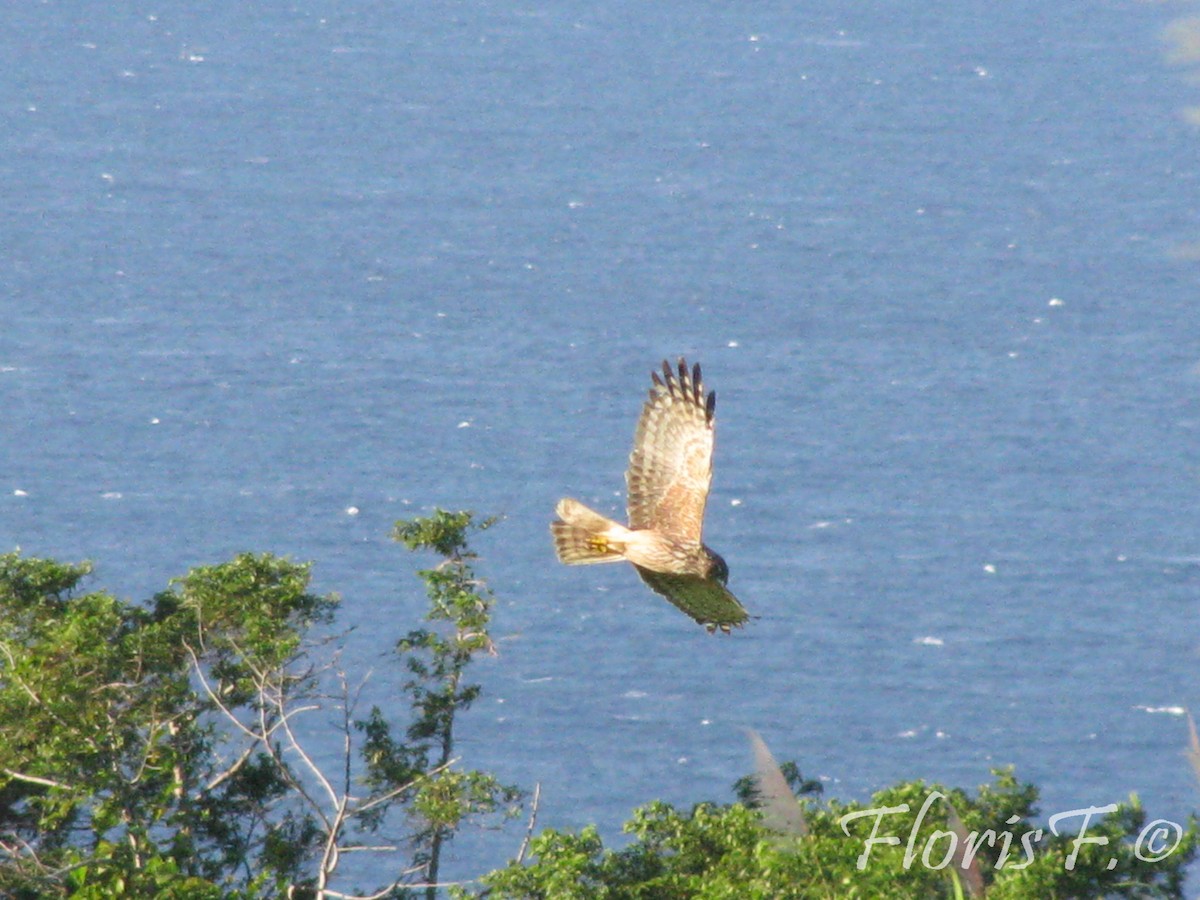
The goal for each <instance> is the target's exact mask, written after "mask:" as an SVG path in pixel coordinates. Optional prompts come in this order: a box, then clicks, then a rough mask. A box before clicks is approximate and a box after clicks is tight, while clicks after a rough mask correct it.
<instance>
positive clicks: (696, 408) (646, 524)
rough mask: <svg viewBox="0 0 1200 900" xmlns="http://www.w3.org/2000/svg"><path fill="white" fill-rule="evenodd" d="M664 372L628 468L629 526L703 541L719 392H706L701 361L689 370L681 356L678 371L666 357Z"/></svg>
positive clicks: (639, 429) (641, 422)
mask: <svg viewBox="0 0 1200 900" xmlns="http://www.w3.org/2000/svg"><path fill="white" fill-rule="evenodd" d="M662 371H663V374H662V377H661V378H660V377H659V375H658V373H657V372H654V373H651V376H650V377H651V378H652V379H653V380H654V387H653V388H651V389H650V397H649V399H648V400H647V401H646V404H645V406H643V407H642V415H641V418H640V419H638V424H637V431H636V432H635V433H634V438H633V452H632V453H631V454H630V456H629V469H628V470H627V471H626V473H625V485H626V488H627V491H628V497H629V500H628V512H629V527H630V528H651V529H654V530H655V531H659V532H662V533H663V534H666V535H669V536H671V537H673V538H676V539H679V540H683V541H689V542H696V543H699V541H700V535H701V532H702V530H703V525H704V507H705V504H706V503H707V501H708V489H709V485H711V484H712V455H713V412H714V410H715V408H716V402H717V395H716V393H715V392H713V393H710V394H708V395H707V397H706V396H705V394H704V386H703V384H702V382H701V380H700V366H699V364H697V365H695V366H693V367H692V370H691V372H689V371H688V368H687V364H686V363H685V362H684V361H683V360H680V361H679V369H678V373H676V372H673V371H672V370H671V367H670V365H668V364H667V363H665V362H664V363H663V367H662ZM642 577H643V578H645V575H644V574H643V576H642ZM651 587H654V585H651ZM655 590H658V588H655Z"/></svg>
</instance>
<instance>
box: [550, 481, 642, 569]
mask: <svg viewBox="0 0 1200 900" xmlns="http://www.w3.org/2000/svg"><path fill="white" fill-rule="evenodd" d="M554 512H555V513H556V514H557V515H558V520H556V521H554V522H551V523H550V531H551V533H552V534H553V535H554V552H555V553H557V554H558V561H559V562H561V563H566V564H567V565H568V566H586V565H591V564H593V563H606V562H618V561H620V560H622V559H624V558H625V557H624V555H623V551H624V543H623V542H622V541H621V540H620V537H621V535H622V533H624V532H625V531H627V529H626V528H625V526H623V525H618V524H617V523H616V522H614V521H613V520H612V519H609V518H606V517H604V516H602V515H600V513H598V512H594V511H592V510H590V509H588V508H587V507H586V506H584V505H583V504H582V503H580V502H579V501H578V500H571V499H569V498H564V499H562V500H559V501H558V506H556V507H555V508H554Z"/></svg>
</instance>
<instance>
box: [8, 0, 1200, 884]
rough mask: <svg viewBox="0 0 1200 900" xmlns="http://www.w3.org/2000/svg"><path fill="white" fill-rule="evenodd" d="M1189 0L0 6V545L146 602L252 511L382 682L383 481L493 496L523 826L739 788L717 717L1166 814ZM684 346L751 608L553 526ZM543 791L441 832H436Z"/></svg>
mask: <svg viewBox="0 0 1200 900" xmlns="http://www.w3.org/2000/svg"><path fill="white" fill-rule="evenodd" d="M135 6H136V5H135ZM1177 14H1179V10H1178V9H1174V8H1172V9H1168V8H1165V7H1161V6H1155V5H1147V4H1143V3H1136V2H1132V0H1130V2H1105V3H1097V4H1087V5H1086V8H1085V7H1082V6H1081V7H1080V8H1079V9H1077V10H1072V9H1063V10H1058V11H1057V12H1056V14H1055V17H1047V16H1046V15H1045V10H1044V7H1042V6H1035V5H1033V4H1028V3H1013V4H1005V5H1003V6H1000V7H996V6H988V7H984V6H980V5H969V6H967V7H963V8H958V9H943V8H934V7H930V8H926V7H923V6H920V5H918V4H911V3H899V2H870V3H862V4H857V5H847V4H844V3H831V2H818V3H814V4H807V5H805V6H804V7H803V8H799V7H796V6H795V4H784V3H755V4H743V3H699V4H697V3H688V4H683V3H674V2H664V3H658V4H654V5H644V4H628V3H611V4H585V3H578V2H564V3H559V4H539V3H518V2H491V3H481V4H466V3H453V2H435V3H428V4H403V5H392V4H376V3H367V2H352V3H346V4H340V5H338V6H336V7H334V6H331V5H327V4H319V3H310V2H297V3H293V4H289V5H287V6H285V7H280V8H272V9H253V10H251V9H249V8H244V7H237V8H236V9H232V8H231V7H227V6H223V5H221V4H208V3H200V4H189V5H188V8H187V9H178V10H176V9H157V10H156V9H155V8H153V7H150V6H144V5H143V6H141V7H140V8H127V9H125V10H124V11H122V12H114V11H112V10H107V9H105V10H101V9H99V8H90V7H89V8H87V9H82V10H75V11H68V10H67V9H65V8H64V7H62V6H60V5H56V4H46V3H44V4H25V5H23V6H21V7H20V8H19V9H13V10H10V11H9V13H8V20H9V21H8V27H6V28H5V29H4V30H3V32H2V33H0V49H2V50H3V53H4V58H5V59H6V60H8V64H7V70H8V71H7V77H6V78H5V79H4V80H3V82H2V83H0V151H2V152H0V178H2V179H3V184H4V189H3V197H4V202H3V205H2V207H0V304H3V311H4V315H3V321H4V327H3V329H0V404H2V408H3V410H4V416H3V419H4V428H3V439H2V440H0V549H2V550H4V551H7V550H10V549H12V548H14V547H17V546H19V547H20V548H21V549H22V551H23V552H25V553H27V554H30V555H48V556H56V557H60V558H63V559H69V560H78V559H83V558H87V559H92V560H94V561H95V562H96V564H97V569H96V575H95V577H94V581H93V583H94V585H95V586H96V587H98V588H99V587H104V588H107V589H109V590H112V591H114V592H116V593H118V594H120V595H122V596H126V597H130V598H135V599H138V598H145V597H148V596H150V595H151V594H152V593H153V592H155V591H157V590H159V589H161V588H163V587H164V586H165V585H166V583H167V581H168V579H170V578H172V577H174V576H177V575H181V574H183V573H184V572H186V570H187V569H188V567H190V566H194V565H201V564H208V563H212V562H217V561H221V560H224V559H227V558H229V557H230V556H231V555H232V554H234V553H236V552H238V551H241V550H255V551H267V550H269V551H273V552H276V553H281V554H290V555H292V556H293V557H294V558H297V559H304V560H312V561H314V563H315V569H314V579H315V584H316V586H317V588H318V589H320V590H322V591H337V592H338V593H339V594H340V595H341V596H342V598H343V610H342V619H341V623H342V624H343V625H346V626H352V627H353V628H354V631H353V632H352V634H351V635H350V637H349V647H348V650H347V653H346V656H345V660H346V662H347V664H348V665H349V666H350V667H351V668H352V670H354V671H358V672H360V673H362V672H366V671H367V670H371V671H372V673H373V674H372V675H371V682H370V686H369V688H368V690H367V696H368V698H370V700H371V702H379V703H381V704H382V705H384V706H385V707H387V706H388V705H389V704H396V703H399V702H400V700H399V697H398V685H399V683H400V682H401V681H402V679H403V676H402V674H401V673H400V672H399V671H397V668H396V667H395V666H394V665H393V664H392V663H391V661H390V656H389V654H390V648H391V646H392V644H393V643H394V641H395V639H396V638H398V637H399V636H400V635H401V634H403V633H405V632H407V631H408V630H409V629H410V628H411V627H413V625H414V624H415V620H416V617H417V616H418V615H419V614H420V613H421V611H422V609H423V605H424V601H423V596H422V593H421V589H420V585H419V584H418V582H417V581H416V580H415V579H414V578H413V577H412V570H413V567H414V564H415V563H417V562H420V561H419V560H414V559H411V558H409V557H408V555H407V554H406V553H405V552H404V551H403V550H402V549H401V548H399V547H398V546H397V545H395V544H393V543H391V542H390V541H389V540H388V532H389V530H390V527H391V524H392V523H393V522H394V521H395V520H396V519H397V518H400V517H408V516H412V515H417V514H424V513H427V512H428V511H429V510H430V509H432V508H433V507H434V506H442V507H449V508H464V507H465V508H471V509H474V510H477V511H478V512H480V513H481V514H499V515H502V516H504V521H503V523H502V524H500V525H498V526H497V527H496V528H495V529H493V530H491V531H489V532H487V533H486V534H484V535H481V536H480V538H479V540H478V542H477V543H478V548H479V549H480V551H481V553H482V559H481V561H480V570H481V573H482V574H483V575H484V576H485V577H487V578H488V580H489V582H490V584H491V586H492V588H493V589H494V591H495V592H496V594H497V597H498V603H497V609H496V616H495V623H494V626H495V635H496V636H497V637H498V639H499V647H500V653H499V655H498V656H497V657H496V658H494V659H489V660H486V661H482V662H481V663H480V664H479V665H478V666H477V667H476V670H475V673H474V674H475V676H476V678H477V679H478V680H480V681H481V682H482V683H483V685H484V695H483V697H482V698H481V700H480V701H479V702H478V703H477V704H476V707H475V708H474V709H473V710H472V711H471V712H470V714H469V715H468V716H467V717H466V718H464V719H463V721H462V730H461V738H460V748H459V749H460V751H461V753H462V756H463V762H464V764H468V765H472V766H478V767H481V768H485V769H489V770H491V771H494V772H495V773H497V774H498V775H499V776H500V777H501V778H503V779H504V780H506V781H511V782H516V783H519V784H521V785H524V786H525V787H527V788H532V786H533V785H534V784H535V783H540V784H541V786H542V801H541V807H540V810H539V824H541V825H544V826H554V827H579V826H582V825H584V824H587V823H592V822H594V823H597V824H599V825H600V827H601V830H602V833H603V834H605V836H606V837H608V838H610V839H614V840H618V841H619V840H620V837H619V827H620V823H621V822H622V821H624V820H625V818H627V817H628V815H629V813H630V811H631V810H632V808H633V807H634V806H636V805H637V804H640V803H643V802H646V801H648V800H650V799H654V798H662V799H666V800H669V801H672V802H677V803H681V804H685V805H686V804H690V803H692V802H696V801H699V800H703V799H716V800H724V799H728V798H729V796H730V791H729V787H730V785H731V783H732V782H733V781H734V780H735V779H736V778H737V777H738V776H740V775H742V774H744V773H745V772H746V771H747V770H748V768H749V765H750V762H749V748H748V745H747V742H746V739H745V736H744V733H743V729H744V728H754V729H756V730H758V731H759V732H761V733H762V734H763V736H764V738H765V739H766V741H767V742H768V744H769V745H770V746H771V748H772V750H773V751H774V753H775V755H776V756H777V757H779V758H780V759H795V760H796V761H797V762H798V764H799V765H800V768H801V769H802V771H803V772H804V774H805V775H806V776H809V777H821V778H822V779H824V780H825V781H826V784H827V792H828V793H829V794H830V795H832V796H836V797H839V798H843V799H851V798H865V797H866V796H868V795H869V793H870V792H871V791H873V790H876V789H878V788H881V787H884V786H886V785H889V784H892V783H894V782H895V781H897V780H900V779H910V778H924V779H927V780H930V781H939V782H942V783H946V784H950V785H956V786H964V787H968V788H969V787H972V786H974V785H978V784H980V783H983V782H985V781H988V780H989V778H990V776H989V769H990V767H992V766H996V765H1007V764H1014V765H1015V766H1016V767H1017V774H1018V776H1019V777H1021V778H1024V779H1029V780H1033V781H1035V782H1036V783H1037V784H1038V785H1039V786H1040V787H1041V788H1042V789H1043V801H1042V808H1043V810H1044V811H1045V812H1046V813H1047V814H1049V813H1052V812H1054V811H1058V810H1068V809H1075V808H1079V807H1084V806H1089V805H1097V806H1099V805H1104V804H1107V803H1110V802H1118V801H1121V800H1124V799H1126V798H1127V796H1128V794H1129V793H1130V792H1131V791H1137V792H1138V793H1139V795H1140V796H1141V797H1142V799H1143V801H1144V803H1145V804H1146V807H1147V809H1148V810H1149V811H1150V812H1151V813H1152V814H1153V815H1155V816H1162V817H1166V818H1173V819H1175V820H1177V821H1183V819H1184V817H1185V816H1186V815H1187V814H1188V813H1189V812H1190V811H1191V810H1192V809H1194V808H1195V807H1196V805H1197V797H1198V795H1200V785H1198V784H1197V782H1196V780H1195V778H1194V776H1193V775H1192V773H1191V772H1190V769H1189V767H1188V765H1187V763H1186V761H1185V759H1184V757H1183V754H1182V751H1183V748H1184V746H1185V744H1186V732H1187V726H1186V722H1185V720H1184V718H1183V717H1182V715H1181V714H1180V711H1181V710H1182V709H1183V708H1186V707H1189V706H1191V705H1193V703H1194V702H1195V699H1196V697H1197V695H1198V690H1200V689H1198V684H1200V680H1198V678H1197V674H1196V672H1197V669H1198V666H1197V662H1198V658H1197V647H1198V644H1200V627H1198V623H1197V618H1196V602H1197V586H1198V585H1200V534H1198V532H1197V528H1196V516H1197V510H1198V509H1200V480H1198V479H1200V463H1198V461H1197V460H1198V455H1197V453H1198V451H1197V441H1198V438H1200V407H1198V406H1197V398H1198V394H1200V374H1198V373H1200V368H1198V367H1200V317H1198V316H1197V312H1196V303H1197V292H1196V287H1197V263H1196V254H1195V253H1194V252H1193V249H1192V248H1194V246H1195V241H1196V240H1197V237H1198V234H1200V222H1198V221H1197V219H1198V217H1197V196H1198V195H1197V190H1198V187H1200V185H1198V180H1197V179H1198V175H1200V166H1198V163H1197V154H1196V149H1197V146H1198V144H1200V134H1198V133H1197V132H1196V130H1195V129H1194V128H1192V127H1191V126H1189V125H1188V124H1187V123H1186V122H1185V120H1184V118H1183V116H1182V111H1183V110H1184V108H1185V107H1187V106H1189V105H1190V104H1192V103H1193V102H1194V100H1195V98H1196V94H1195V88H1194V87H1193V86H1190V85H1189V84H1188V83H1187V81H1186V80H1185V78H1184V77H1183V76H1184V73H1183V72H1181V71H1180V70H1178V69H1175V68H1172V67H1171V66H1170V65H1168V62H1167V51H1168V47H1167V45H1166V44H1165V43H1164V41H1163V38H1162V35H1163V31H1164V29H1165V28H1166V27H1167V25H1168V24H1169V22H1170V18H1171V16H1173V15H1177ZM678 355H686V356H687V357H688V359H689V360H693V359H694V360H698V361H700V362H701V363H702V365H703V366H704V372H705V377H706V381H707V382H708V386H709V387H711V388H714V389H715V390H716V391H717V393H718V397H719V401H718V406H717V413H718V445H717V456H716V473H715V483H714V490H713V495H712V498H711V501H710V504H709V515H708V522H707V529H706V540H707V541H708V543H709V544H711V545H712V546H713V547H714V548H716V549H717V550H718V551H719V552H720V553H721V554H722V555H723V556H724V557H725V558H726V560H727V561H728V562H729V565H730V569H731V578H730V587H731V588H732V589H733V590H734V591H735V592H736V593H737V594H738V596H739V597H740V598H741V599H742V601H743V603H744V604H745V606H746V607H747V608H748V609H749V610H750V611H751V612H752V613H753V614H755V615H756V616H758V618H757V619H756V620H755V621H754V622H752V623H751V624H750V625H749V626H748V627H747V628H746V629H745V630H744V631H740V632H738V633H737V634H735V635H732V636H730V637H723V636H710V635H707V634H706V633H705V632H704V631H703V630H702V629H700V628H698V627H697V626H695V625H694V624H693V623H691V622H690V620H688V619H686V618H685V617H683V616H681V615H680V614H679V613H677V612H676V611H675V610H674V609H672V608H671V607H669V606H668V605H667V604H665V603H664V602H663V601H661V600H660V599H658V598H657V597H655V596H654V595H652V594H650V593H649V592H648V591H647V590H646V589H645V588H644V587H643V586H642V585H641V583H640V582H639V581H638V579H637V578H636V576H635V575H634V573H633V572H632V571H631V570H629V569H628V568H627V567H604V568H591V569H568V568H566V567H562V566H559V565H558V564H557V563H556V561H555V560H554V556H553V552H552V549H551V545H550V542H549V536H548V531H547V525H548V522H549V520H550V518H551V515H552V510H553V506H554V503H555V501H556V500H557V499H558V498H559V497H560V496H563V495H571V496H575V497H578V498H579V499H581V500H583V501H585V502H587V503H590V504H592V505H595V506H597V507H598V508H599V509H602V510H606V511H611V512H613V513H614V514H617V513H620V512H621V511H622V510H623V507H624V498H623V495H622V493H621V491H622V489H623V486H624V485H623V478H622V475H623V471H624V466H625V461H626V457H627V454H628V451H629V446H630V440H631V438H632V434H633V426H634V422H635V419H636V416H637V413H638V410H639V407H640V404H641V401H642V398H643V396H644V391H645V389H646V388H647V387H648V385H649V377H648V374H649V371H650V369H652V368H654V367H656V366H657V365H658V363H659V361H660V360H662V359H663V358H664V357H666V358H673V357H675V356H678ZM351 507H353V508H355V509H356V510H357V511H358V512H357V514H351V513H350V512H348V510H349V509H350V508H351ZM313 732H314V734H313V740H314V741H316V742H317V743H318V744H319V743H320V742H321V741H322V728H321V727H320V723H318V722H314V723H313ZM330 752H332V749H330ZM522 828H523V824H522V823H517V825H516V826H514V828H511V829H508V830H507V831H501V832H483V833H471V834H465V835H463V836H462V838H461V840H460V841H459V842H458V843H457V844H456V849H455V859H454V861H453V865H452V867H451V868H452V870H453V875H454V876H455V877H464V878H465V877H470V876H471V875H473V874H477V873H478V872H480V871H482V870H484V869H487V868H491V867H494V866H496V865H499V864H501V863H502V862H503V861H504V860H505V859H506V858H507V857H509V856H511V855H512V854H513V853H515V850H516V847H517V845H518V844H519V843H520V838H521V831H522Z"/></svg>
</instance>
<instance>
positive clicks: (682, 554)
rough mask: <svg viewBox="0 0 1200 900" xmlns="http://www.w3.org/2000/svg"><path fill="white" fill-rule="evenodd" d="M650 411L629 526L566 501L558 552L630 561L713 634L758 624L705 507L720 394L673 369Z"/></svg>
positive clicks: (632, 468) (658, 383) (555, 528)
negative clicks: (704, 533)
mask: <svg viewBox="0 0 1200 900" xmlns="http://www.w3.org/2000/svg"><path fill="white" fill-rule="evenodd" d="M650 377H651V379H652V380H653V381H654V386H653V387H652V388H651V389H650V399H648V400H647V401H646V405H645V406H643V407H642V416H641V418H640V419H639V420H638V424H637V431H636V432H635V434H634V438H633V453H631V454H630V455H629V469H628V471H626V473H625V485H626V488H627V489H628V504H627V505H628V512H629V526H628V527H626V526H624V525H621V524H619V523H617V522H614V521H613V520H612V519H609V518H607V517H605V516H602V515H600V513H598V512H594V511H593V510H590V509H588V508H587V507H586V506H584V505H583V504H582V503H580V502H579V501H578V500H571V499H570V498H564V499H562V500H560V501H558V506H557V507H556V508H555V510H554V511H555V513H556V514H557V515H558V519H557V520H556V521H555V522H553V523H551V525H550V531H551V532H552V533H553V535H554V550H555V552H556V553H557V554H558V559H559V561H560V562H563V563H566V564H567V565H569V566H578V565H588V564H591V563H607V562H619V561H621V560H628V561H629V562H631V563H633V567H634V568H635V569H637V573H638V574H639V575H640V576H641V577H642V580H643V581H644V582H646V584H648V585H650V587H651V588H652V589H653V590H655V591H657V592H658V593H660V594H662V595H663V596H664V597H666V598H667V599H668V600H670V601H671V602H672V603H674V604H675V606H677V607H678V608H679V609H681V610H682V611H683V612H685V613H687V614H688V615H689V616H691V617H692V618H693V619H695V620H696V621H697V622H699V623H700V624H701V625H703V626H704V627H706V628H707V629H708V630H709V631H710V632H712V631H715V630H716V629H718V628H720V629H721V630H722V631H724V632H726V633H728V632H729V629H730V627H732V626H734V625H741V624H742V623H744V622H745V621H746V619H747V618H749V617H748V616H747V614H746V610H745V609H743V608H742V605H741V604H740V603H738V601H737V598H736V597H734V596H733V594H731V593H730V592H729V590H728V589H727V588H726V587H725V582H726V580H727V579H728V577H729V568H728V567H727V566H726V565H725V560H723V559H721V557H720V556H718V555H717V554H716V553H714V552H713V551H712V550H710V549H709V548H708V547H707V546H705V545H704V543H703V541H701V539H700V533H701V530H702V529H703V526H704V506H705V503H706V502H707V501H708V488H709V485H710V484H711V483H712V453H713V411H714V409H715V408H716V403H717V395H716V393H715V392H713V393H710V394H708V395H707V396H706V395H705V393H704V386H703V385H702V384H701V381H700V366H699V365H696V366H693V367H692V369H691V371H690V372H689V371H688V367H687V363H686V362H684V361H683V360H682V359H681V360H679V366H678V372H675V371H672V369H671V366H670V365H669V364H668V363H666V362H664V363H663V367H662V376H661V377H660V376H659V374H658V373H657V372H653V373H651V375H650Z"/></svg>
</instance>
